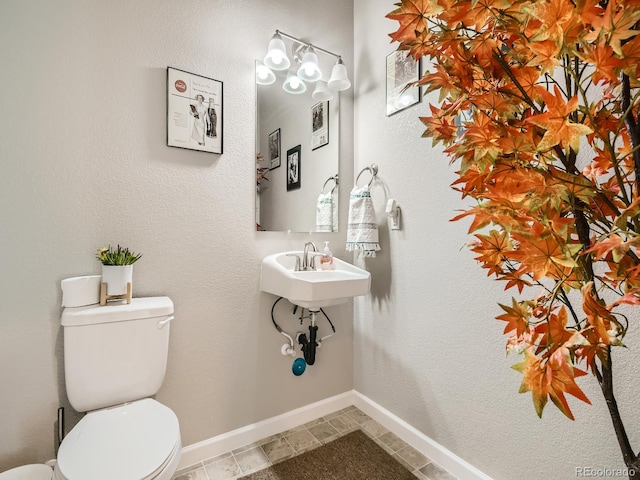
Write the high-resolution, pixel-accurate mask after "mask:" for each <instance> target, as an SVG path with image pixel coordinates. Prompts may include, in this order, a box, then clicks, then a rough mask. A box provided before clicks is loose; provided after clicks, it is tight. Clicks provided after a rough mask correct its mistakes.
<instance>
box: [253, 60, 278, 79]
mask: <svg viewBox="0 0 640 480" xmlns="http://www.w3.org/2000/svg"><path fill="white" fill-rule="evenodd" d="M275 81H276V74H275V73H273V72H272V71H271V69H270V68H269V67H267V66H266V65H265V64H263V63H261V62H256V83H257V84H258V85H271V84H272V83H273V82H275Z"/></svg>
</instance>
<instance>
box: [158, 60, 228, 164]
mask: <svg viewBox="0 0 640 480" xmlns="http://www.w3.org/2000/svg"><path fill="white" fill-rule="evenodd" d="M222 118H223V107H222V82H221V81H220V80H215V79H213V78H207V77H203V76H202V75H197V74H195V73H189V72H185V71H183V70H178V69H177V68H172V67H167V146H169V147H178V148H186V149H189V150H197V151H200V152H207V153H217V154H222V137H223V135H222V129H223V124H222Z"/></svg>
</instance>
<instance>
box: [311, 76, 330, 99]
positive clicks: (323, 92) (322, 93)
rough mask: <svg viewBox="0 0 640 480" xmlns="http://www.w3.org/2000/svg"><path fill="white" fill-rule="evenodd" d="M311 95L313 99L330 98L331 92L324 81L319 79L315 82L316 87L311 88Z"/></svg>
mask: <svg viewBox="0 0 640 480" xmlns="http://www.w3.org/2000/svg"><path fill="white" fill-rule="evenodd" d="M311 96H312V97H313V99H314V100H320V101H325V100H331V99H332V98H333V92H332V91H331V90H329V88H328V87H327V84H326V83H325V82H323V81H322V80H319V81H318V82H316V88H315V89H314V90H313V93H312V94H311Z"/></svg>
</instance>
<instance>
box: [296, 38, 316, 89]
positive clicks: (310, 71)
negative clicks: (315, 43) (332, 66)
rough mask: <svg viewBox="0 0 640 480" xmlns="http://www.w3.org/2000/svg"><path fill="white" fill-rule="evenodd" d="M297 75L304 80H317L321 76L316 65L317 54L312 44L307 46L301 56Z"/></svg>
mask: <svg viewBox="0 0 640 480" xmlns="http://www.w3.org/2000/svg"><path fill="white" fill-rule="evenodd" d="M298 76H299V77H300V78H301V79H302V80H304V81H305V82H317V81H318V80H320V78H321V77H322V72H321V71H320V67H319V66H318V56H317V55H316V52H315V50H314V49H313V47H312V46H309V47H308V48H307V51H306V52H305V54H304V56H303V57H302V63H301V64H300V68H299V69H298Z"/></svg>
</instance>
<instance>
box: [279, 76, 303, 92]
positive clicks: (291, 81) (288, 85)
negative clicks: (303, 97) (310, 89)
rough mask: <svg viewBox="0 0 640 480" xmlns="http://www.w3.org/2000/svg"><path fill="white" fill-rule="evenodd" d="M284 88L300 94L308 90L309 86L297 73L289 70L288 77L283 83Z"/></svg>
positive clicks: (286, 90)
mask: <svg viewBox="0 0 640 480" xmlns="http://www.w3.org/2000/svg"><path fill="white" fill-rule="evenodd" d="M282 89H283V90H284V91H285V92H287V93H293V94H294V95H298V94H300V93H304V92H306V91H307V86H306V85H305V83H304V82H303V81H302V80H300V79H299V78H298V77H297V76H296V75H294V74H293V73H291V72H287V79H286V80H285V81H284V83H283V84H282Z"/></svg>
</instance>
